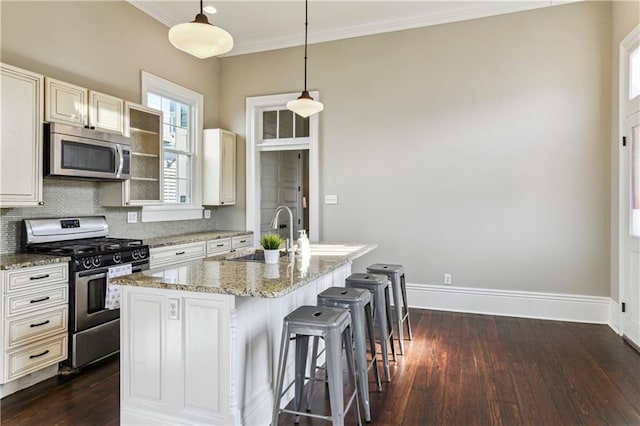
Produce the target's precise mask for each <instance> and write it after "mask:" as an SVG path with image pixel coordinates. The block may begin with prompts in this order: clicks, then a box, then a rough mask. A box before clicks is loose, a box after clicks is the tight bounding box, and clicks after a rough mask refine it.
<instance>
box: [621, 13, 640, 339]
mask: <svg viewBox="0 0 640 426" xmlns="http://www.w3.org/2000/svg"><path fill="white" fill-rule="evenodd" d="M638 44H640V24H638V25H636V26H635V27H634V29H633V30H631V32H629V34H627V36H626V37H625V38H624V39H623V40H622V41H621V42H620V49H619V59H618V139H617V143H618V224H617V229H618V259H617V266H618V302H619V305H620V306H621V305H622V303H625V302H628V300H627V297H628V296H629V295H628V293H629V289H628V288H627V286H628V285H629V284H630V283H628V282H627V281H628V280H629V277H628V276H627V274H628V271H629V266H630V265H628V264H627V263H628V262H627V260H626V257H627V256H626V254H627V253H626V251H627V250H628V249H629V248H628V247H627V244H628V240H629V238H630V237H629V225H630V222H629V221H630V218H629V217H628V216H629V214H630V212H629V211H628V210H629V209H628V207H629V206H628V202H629V193H628V189H629V188H628V182H627V180H628V176H627V169H628V168H629V167H628V166H629V165H628V164H626V163H627V162H628V159H629V157H630V156H631V154H630V143H628V144H627V146H623V144H622V138H623V137H624V136H627V141H629V142H631V138H630V135H627V130H628V129H627V124H628V123H629V118H630V117H631V116H632V115H634V114H635V113H638V112H640V96H636V97H635V98H633V99H631V100H629V99H628V98H629V96H628V94H629V64H628V63H629V54H630V53H631V52H632V51H633V49H634V48H635V47H636V46H638ZM621 311H622V309H620V310H618V312H620V315H621V316H620V317H619V319H620V321H619V322H618V323H619V331H618V332H619V333H620V334H621V335H623V336H624V335H625V326H626V322H627V321H626V315H629V312H628V311H627V312H626V313H624V312H621Z"/></svg>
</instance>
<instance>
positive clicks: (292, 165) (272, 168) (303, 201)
mask: <svg viewBox="0 0 640 426" xmlns="http://www.w3.org/2000/svg"><path fill="white" fill-rule="evenodd" d="M308 158H309V157H308V155H307V151H306V150H288V151H263V152H261V153H260V194H261V195H260V218H261V219H260V232H261V234H262V235H264V234H266V233H273V232H276V233H278V234H280V236H281V237H282V238H288V237H289V227H290V226H291V227H292V228H293V237H294V239H295V238H297V235H298V230H300V229H305V230H306V231H307V232H309V229H308V225H307V222H308V220H309V218H308V216H309V215H308V214H307V212H308V209H307V199H308V196H309V195H308V187H309V173H308V168H309V165H308ZM278 206H287V207H288V208H289V209H290V210H291V212H292V214H293V223H292V224H290V223H289V219H288V217H287V215H285V214H284V213H281V214H280V216H279V218H278V219H279V220H278V228H277V230H274V229H272V228H271V220H272V218H273V215H274V212H275V210H276V208H277V207H278Z"/></svg>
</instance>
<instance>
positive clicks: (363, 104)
mask: <svg viewBox="0 0 640 426" xmlns="http://www.w3.org/2000/svg"><path fill="white" fill-rule="evenodd" d="M611 10H612V6H611V4H610V3H608V2H585V3H574V4H569V5H564V6H557V7H551V8H546V9H540V10H534V11H528V12H522V13H516V14H509V15H503V16H498V17H491V18H485V19H477V20H472V21H466V22H460V23H454V24H446V25H439V26H434V27H429V28H422V29H415V30H408V31H401V32H394V33H388V34H382V35H375V36H368V37H360V38H354V39H349V40H342V41H336V42H330V43H323V44H317V45H312V46H311V47H310V49H309V58H310V59H309V86H310V87H309V88H310V89H318V90H320V94H321V100H322V102H323V103H324V104H325V110H324V111H323V112H322V113H321V114H320V162H321V165H320V167H321V170H320V175H321V178H320V179H321V181H320V191H321V194H338V196H339V199H340V204H339V205H337V206H324V205H323V206H322V207H321V239H323V240H338V241H363V242H375V243H378V244H379V245H380V247H379V248H378V249H377V250H376V251H375V252H374V253H372V254H371V255H368V256H367V257H366V258H364V259H363V260H362V261H360V262H357V263H356V265H355V269H356V270H357V269H361V268H363V267H364V266H366V264H367V263H370V262H372V261H374V260H384V261H387V262H398V263H402V264H404V265H405V267H406V271H407V274H408V281H409V282H411V283H419V284H441V283H442V274H443V273H451V274H453V284H454V285H458V286H468V287H481V288H493V289H511V290H529V291H543V292H554V293H570V294H585V295H594V296H607V295H609V292H610V288H609V280H610V276H609V274H610V259H609V255H610V250H609V245H610V241H609V238H610V229H609V226H610V216H609V214H610V213H609V203H610V143H609V138H610V129H611V118H610V115H611V114H610V112H611V111H610V95H611V68H610V60H611V19H612V18H611V14H612V12H611ZM311 21H312V20H311ZM310 25H312V24H310ZM302 57H303V54H302V49H301V48H291V49H283V50H279V51H273V52H268V53H262V54H253V55H244V56H238V57H230V58H223V59H222V60H221V71H220V75H221V85H220V88H221V92H220V102H221V105H224V106H225V107H224V108H223V109H221V111H220V123H221V125H222V126H223V127H226V128H230V129H231V130H233V131H235V132H237V133H238V134H239V135H240V138H239V141H240V145H241V148H240V149H239V152H238V154H239V155H238V173H239V175H238V177H239V179H238V181H239V188H240V191H239V194H238V199H240V200H242V199H243V198H244V194H243V191H242V188H243V187H244V173H245V163H244V161H245V158H244V148H243V147H242V143H243V142H244V135H245V116H244V115H245V114H244V102H245V97H247V96H257V95H264V94H275V93H283V92H297V91H299V90H300V89H301V88H302V87H301V85H302V75H301V73H302ZM244 221H245V219H244V205H242V204H240V203H239V204H238V205H237V206H236V207H235V208H233V209H231V210H224V211H220V213H219V222H220V225H221V226H223V227H240V226H244V223H245V222H244Z"/></svg>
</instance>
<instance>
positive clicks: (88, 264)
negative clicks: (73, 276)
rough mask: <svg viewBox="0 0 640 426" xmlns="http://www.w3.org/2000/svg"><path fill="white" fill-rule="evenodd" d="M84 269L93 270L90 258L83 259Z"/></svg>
mask: <svg viewBox="0 0 640 426" xmlns="http://www.w3.org/2000/svg"><path fill="white" fill-rule="evenodd" d="M82 267H83V268H84V269H91V258H90V257H85V258H84V259H82Z"/></svg>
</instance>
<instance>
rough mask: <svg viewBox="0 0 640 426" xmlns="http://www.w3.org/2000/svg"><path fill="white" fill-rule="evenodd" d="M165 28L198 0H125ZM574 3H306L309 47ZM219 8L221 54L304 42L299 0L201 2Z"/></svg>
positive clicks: (215, 20) (185, 16)
mask: <svg viewBox="0 0 640 426" xmlns="http://www.w3.org/2000/svg"><path fill="white" fill-rule="evenodd" d="M128 1H129V3H131V4H132V5H134V6H135V7H137V8H138V9H140V10H142V11H143V12H145V13H146V14H148V15H150V16H152V17H153V18H155V19H157V20H158V21H160V22H162V23H163V24H165V25H166V26H167V27H171V26H173V25H176V24H179V23H183V22H190V21H193V19H194V17H195V15H196V14H197V13H198V12H199V10H200V3H199V1H198V0H174V1H166V0H128ZM572 1H575V0H569V1H565V0H532V1H531V0H530V1H526V0H517V1H506V0H497V1H496V0H494V1H481V0H471V1H454V0H444V1H426V0H422V1H380V0H379V1H366V0H356V1H336V0H312V1H310V2H309V43H310V44H313V43H320V42H324V41H331V40H340V39H345V38H350V37H358V36H364V35H370V34H378V33H385V32H390V31H398V30H403V29H409V28H417V27H425V26H429V25H437V24H443V23H447V22H456V21H463V20H467V19H474V18H480V17H485V16H493V15H500V14H504V13H511V12H518V11H523V10H530V9H536V8H541V7H548V6H554V5H557V4H564V3H570V2H572ZM204 5H205V6H207V5H212V6H214V7H215V8H216V9H217V13H215V14H207V15H208V17H209V22H211V23H212V24H214V25H216V26H219V27H221V28H224V29H225V30H227V31H228V32H229V33H231V35H232V36H233V38H234V48H233V50H232V51H231V52H229V53H228V54H226V55H225V56H234V55H242V54H245V53H255V52H263V51H267V50H273V49H281V48H285V47H291V46H299V45H302V44H303V43H304V2H303V1H302V0H281V1H268V0H262V1H244V0H205V1H204Z"/></svg>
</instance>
